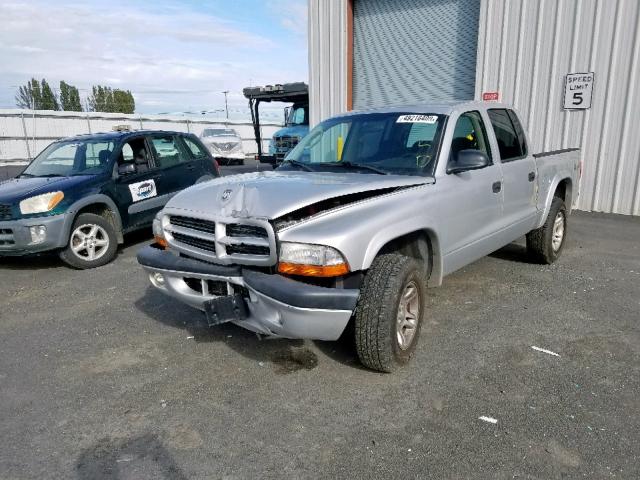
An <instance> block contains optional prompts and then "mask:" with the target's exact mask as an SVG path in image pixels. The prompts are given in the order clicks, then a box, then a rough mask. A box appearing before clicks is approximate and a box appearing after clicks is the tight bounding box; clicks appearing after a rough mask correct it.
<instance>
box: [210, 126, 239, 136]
mask: <svg viewBox="0 0 640 480" xmlns="http://www.w3.org/2000/svg"><path fill="white" fill-rule="evenodd" d="M202 136H203V137H237V136H238V134H237V133H236V131H235V130H234V129H232V128H205V129H204V131H203V132H202Z"/></svg>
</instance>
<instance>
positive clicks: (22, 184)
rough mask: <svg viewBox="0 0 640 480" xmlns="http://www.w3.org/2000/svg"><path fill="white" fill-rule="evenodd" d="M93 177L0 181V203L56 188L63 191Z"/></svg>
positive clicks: (16, 200) (27, 178) (12, 201)
mask: <svg viewBox="0 0 640 480" xmlns="http://www.w3.org/2000/svg"><path fill="white" fill-rule="evenodd" d="M91 178H94V175H82V176H73V177H22V178H12V179H10V180H6V181H4V182H0V203H7V204H13V203H17V202H19V201H21V200H24V199H25V198H28V197H33V196H35V195H41V194H43V193H48V192H56V191H58V190H60V191H63V192H64V191H65V190H66V189H69V188H73V187H75V186H76V185H78V184H80V183H83V182H86V181H87V180H88V179H91Z"/></svg>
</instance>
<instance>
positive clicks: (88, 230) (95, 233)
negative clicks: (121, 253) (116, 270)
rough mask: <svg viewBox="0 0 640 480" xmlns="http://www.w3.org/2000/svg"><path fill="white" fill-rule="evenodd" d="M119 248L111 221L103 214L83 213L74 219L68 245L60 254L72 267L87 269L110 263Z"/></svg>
mask: <svg viewBox="0 0 640 480" xmlns="http://www.w3.org/2000/svg"><path fill="white" fill-rule="evenodd" d="M117 250H118V237H117V234H116V230H115V228H114V227H113V225H112V224H111V222H110V221H109V220H108V219H106V218H105V217H103V216H101V215H96V214H94V213H81V214H80V215H78V216H77V217H76V219H75V220H74V222H73V226H72V227H71V233H70V235H69V240H68V243H67V246H66V247H65V248H64V249H63V250H61V251H60V253H59V255H60V258H61V259H62V261H63V262H65V263H66V264H67V265H69V266H70V267H73V268H77V269H80V270H85V269H89V268H96V267H100V266H102V265H105V264H107V263H109V262H110V261H111V260H113V257H115V255H116V251H117ZM91 252H93V255H92V254H91ZM92 257H93V258H92Z"/></svg>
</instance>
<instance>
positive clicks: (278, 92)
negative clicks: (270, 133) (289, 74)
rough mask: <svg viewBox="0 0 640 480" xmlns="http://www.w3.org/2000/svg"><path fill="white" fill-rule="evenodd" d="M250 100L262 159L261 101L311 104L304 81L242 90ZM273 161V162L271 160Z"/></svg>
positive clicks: (259, 157)
mask: <svg viewBox="0 0 640 480" xmlns="http://www.w3.org/2000/svg"><path fill="white" fill-rule="evenodd" d="M242 93H243V94H244V96H245V97H246V98H247V99H248V100H249V110H251V122H252V123H253V132H254V135H255V138H256V143H257V144H258V159H262V158H263V157H264V154H263V152H262V135H261V133H260V103H261V102H287V103H294V104H300V105H304V104H306V105H308V104H309V87H308V86H307V84H306V83H304V82H295V83H285V84H276V85H266V86H264V87H247V88H244V89H243V90H242ZM269 163H271V162H269Z"/></svg>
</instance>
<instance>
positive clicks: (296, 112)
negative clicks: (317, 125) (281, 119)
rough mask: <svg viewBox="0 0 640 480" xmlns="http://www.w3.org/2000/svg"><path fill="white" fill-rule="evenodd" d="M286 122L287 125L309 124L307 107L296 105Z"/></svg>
mask: <svg viewBox="0 0 640 480" xmlns="http://www.w3.org/2000/svg"><path fill="white" fill-rule="evenodd" d="M285 123H286V125H287V126H295V125H308V124H309V122H308V119H307V109H306V108H305V107H299V106H297V105H294V106H293V107H291V109H290V110H289V112H288V115H287V119H286V121H285Z"/></svg>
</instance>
